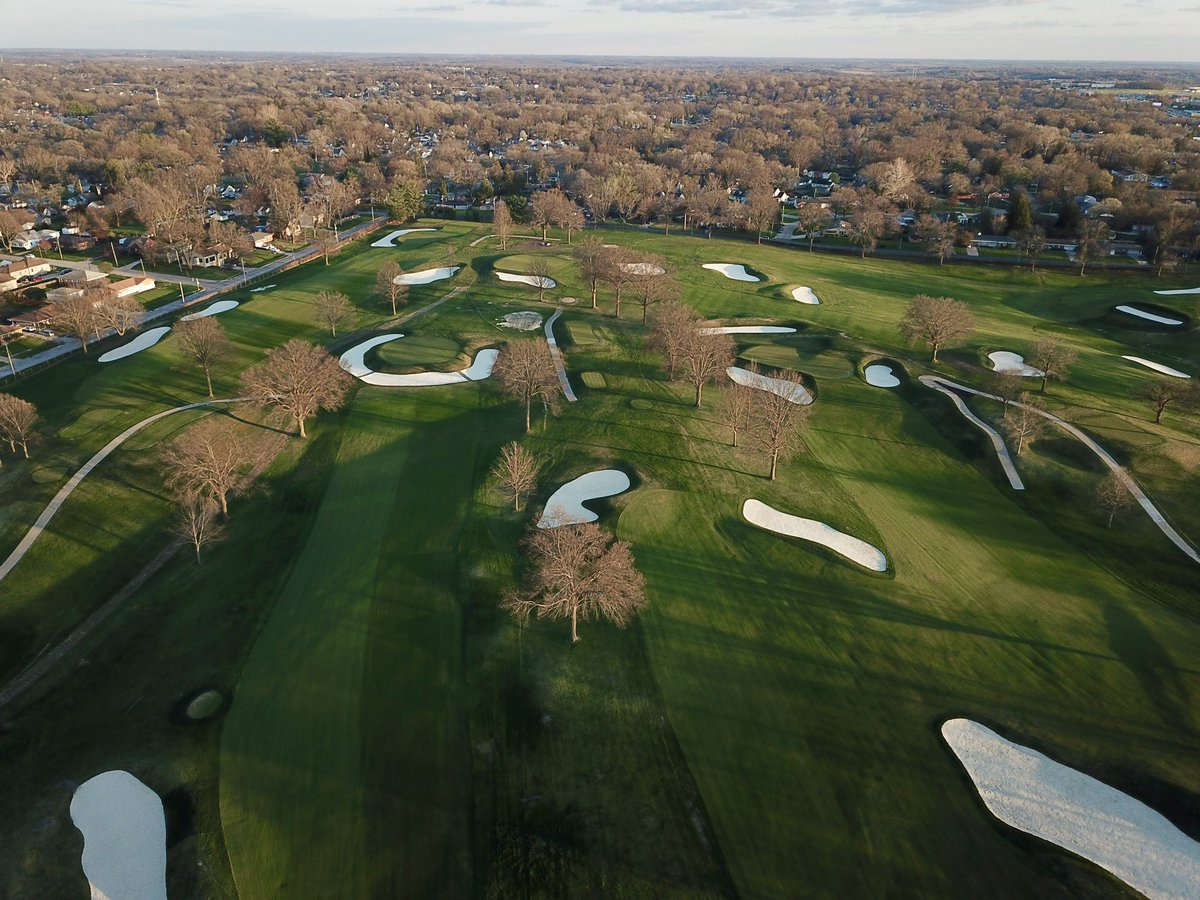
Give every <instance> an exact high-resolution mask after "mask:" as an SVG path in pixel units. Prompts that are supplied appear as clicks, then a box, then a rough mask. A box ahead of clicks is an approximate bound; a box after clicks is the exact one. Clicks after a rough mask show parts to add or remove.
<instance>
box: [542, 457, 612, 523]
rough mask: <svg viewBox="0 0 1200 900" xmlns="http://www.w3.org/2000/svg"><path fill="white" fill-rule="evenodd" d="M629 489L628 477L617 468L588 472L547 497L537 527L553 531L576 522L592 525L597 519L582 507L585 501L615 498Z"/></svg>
mask: <svg viewBox="0 0 1200 900" xmlns="http://www.w3.org/2000/svg"><path fill="white" fill-rule="evenodd" d="M627 490H629V476H628V475H626V474H625V473H624V472H622V471H621V470H620V469H601V470H599V471H598V472H588V473H587V474H586V475H580V476H579V477H578V478H576V479H574V480H572V481H568V482H567V483H566V484H564V485H563V486H562V487H560V488H559V489H558V490H557V491H555V492H554V493H553V494H551V495H550V499H549V500H547V501H546V511H545V512H543V513H542V517H541V518H540V519H538V523H537V527H538V528H557V527H558V526H559V525H576V524H579V523H580V522H595V521H596V520H597V519H599V518H600V517H599V516H598V515H596V513H594V512H592V511H591V510H590V509H586V508H585V507H584V505H583V504H584V503H585V502H586V501H588V500H600V499H602V498H604V497H615V496H616V495H617V494H623V493H624V492H625V491H627Z"/></svg>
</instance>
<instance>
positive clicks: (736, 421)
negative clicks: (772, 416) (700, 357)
mask: <svg viewBox="0 0 1200 900" xmlns="http://www.w3.org/2000/svg"><path fill="white" fill-rule="evenodd" d="M748 368H750V369H751V371H757V368H758V367H757V366H755V365H754V363H751V364H750V366H749V367H748ZM755 394H756V391H755V390H754V388H750V387H747V386H746V385H744V384H738V383H737V382H734V383H733V384H732V385H730V386H729V387H727V388H725V390H724V391H723V392H722V393H721V404H720V407H719V415H720V418H721V421H722V422H724V423H725V424H726V425H728V426H729V430H730V431H731V432H733V446H735V447H736V446H737V445H738V434H739V433H740V432H744V431H746V430H748V429H749V428H750V425H751V423H752V422H753V417H754V410H755V406H756V404H757V401H758V398H757V397H756V396H755Z"/></svg>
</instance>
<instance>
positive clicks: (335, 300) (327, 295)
mask: <svg viewBox="0 0 1200 900" xmlns="http://www.w3.org/2000/svg"><path fill="white" fill-rule="evenodd" d="M313 314H314V315H315V316H316V317H317V322H318V323H320V324H321V325H324V326H325V327H326V328H328V329H329V333H330V335H331V336H332V337H337V330H338V326H339V325H341V324H342V323H343V322H345V321H346V320H347V319H349V318H350V317H351V316H352V315H353V314H354V307H353V306H352V305H351V304H350V298H349V297H347V296H346V295H345V294H343V293H342V292H341V291H321V293H319V294H317V296H316V297H315V298H314V300H313Z"/></svg>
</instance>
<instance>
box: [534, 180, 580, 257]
mask: <svg viewBox="0 0 1200 900" xmlns="http://www.w3.org/2000/svg"><path fill="white" fill-rule="evenodd" d="M574 205H575V204H574V203H572V202H571V201H570V199H568V197H567V195H566V194H564V193H563V192H562V191H560V190H558V189H557V188H552V189H550V190H548V191H538V192H537V193H536V194H534V195H533V197H532V198H531V200H530V202H529V210H530V212H531V213H532V217H533V224H534V225H535V226H537V227H538V228H540V229H542V243H543V244H544V243H546V240H547V236H548V232H549V230H550V226H551V225H557V224H558V223H559V222H562V221H563V220H564V219H566V218H567V216H568V215H569V213H568V209H569V208H570V207H573V206H574Z"/></svg>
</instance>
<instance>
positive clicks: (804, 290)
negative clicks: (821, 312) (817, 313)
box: [792, 287, 821, 306]
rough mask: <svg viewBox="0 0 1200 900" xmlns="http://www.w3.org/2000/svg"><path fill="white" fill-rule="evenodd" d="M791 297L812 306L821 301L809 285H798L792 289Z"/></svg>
mask: <svg viewBox="0 0 1200 900" xmlns="http://www.w3.org/2000/svg"><path fill="white" fill-rule="evenodd" d="M792 299H793V300H795V301H796V302H797V303H808V304H810V305H812V306H816V305H818V304H819V303H820V302H821V301H820V300H818V299H817V295H816V294H814V293H813V289H812V288H810V287H798V288H795V289H794V290H793V291H792Z"/></svg>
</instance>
